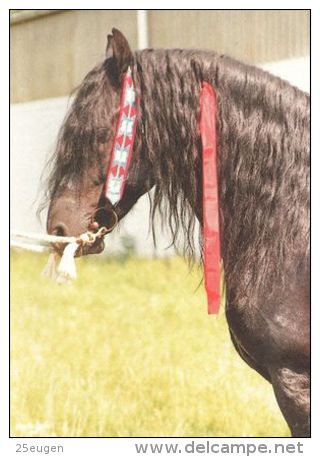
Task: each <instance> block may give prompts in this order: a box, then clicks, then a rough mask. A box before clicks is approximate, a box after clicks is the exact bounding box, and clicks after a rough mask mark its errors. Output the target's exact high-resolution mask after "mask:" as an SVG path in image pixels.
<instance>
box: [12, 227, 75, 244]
mask: <svg viewBox="0 0 320 457" xmlns="http://www.w3.org/2000/svg"><path fill="white" fill-rule="evenodd" d="M10 237H12V238H23V239H25V240H34V241H38V242H39V243H41V244H43V243H44V244H50V243H74V242H75V241H76V239H77V238H76V237H74V236H55V235H48V234H46V233H34V232H20V231H16V230H13V231H12V232H11V233H10Z"/></svg>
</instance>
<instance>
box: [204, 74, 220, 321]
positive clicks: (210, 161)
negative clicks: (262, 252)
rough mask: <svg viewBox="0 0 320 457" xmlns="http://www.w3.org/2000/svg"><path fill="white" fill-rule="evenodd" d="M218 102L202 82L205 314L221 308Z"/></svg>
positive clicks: (206, 84) (212, 91)
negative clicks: (206, 301)
mask: <svg viewBox="0 0 320 457" xmlns="http://www.w3.org/2000/svg"><path fill="white" fill-rule="evenodd" d="M216 117H217V102H216V94H215V91H214V90H213V87H212V86H211V85H210V84H208V83H206V82H204V83H203V84H202V89H201V95H200V132H201V141H202V170H203V238H204V277H205V287H206V291H207V299H208V313H209V314H217V313H218V312H219V307H220V233H219V199H218V181H217V133H216Z"/></svg>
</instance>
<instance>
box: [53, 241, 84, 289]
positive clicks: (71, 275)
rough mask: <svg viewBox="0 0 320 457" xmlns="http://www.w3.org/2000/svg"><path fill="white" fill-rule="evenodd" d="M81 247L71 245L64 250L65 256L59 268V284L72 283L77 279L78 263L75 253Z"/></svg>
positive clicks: (74, 244) (75, 244) (76, 244)
mask: <svg viewBox="0 0 320 457" xmlns="http://www.w3.org/2000/svg"><path fill="white" fill-rule="evenodd" d="M78 247H79V244H78V243H76V242H74V243H69V244H67V246H66V247H65V248H64V251H63V255H62V257H61V260H60V264H59V266H58V277H57V282H58V283H59V284H64V283H67V284H68V283H70V282H71V281H72V280H73V279H76V277H77V271H76V263H75V260H74V256H75V253H76V251H77V249H78Z"/></svg>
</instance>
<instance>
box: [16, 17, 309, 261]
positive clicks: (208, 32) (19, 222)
mask: <svg viewBox="0 0 320 457" xmlns="http://www.w3.org/2000/svg"><path fill="white" fill-rule="evenodd" d="M10 25H11V27H10V30H11V102H12V107H11V225H12V228H13V229H19V230H29V231H34V230H44V229H45V227H44V224H43V223H42V224H41V223H40V222H39V221H38V220H37V218H36V216H35V210H36V206H37V203H36V202H35V200H36V197H37V195H38V189H39V181H40V175H41V171H42V169H43V167H44V163H45V161H46V159H47V158H48V156H50V154H51V153H52V151H53V149H54V144H55V138H56V136H57V133H58V129H59V127H60V125H61V122H62V120H63V118H64V115H65V113H66V109H67V106H68V103H69V97H68V95H69V94H70V92H71V91H72V90H73V89H74V88H75V87H76V86H77V85H78V84H79V83H80V82H81V81H82V79H83V77H84V76H85V75H86V73H87V72H88V71H89V70H90V69H91V68H92V67H93V66H94V65H95V64H96V63H98V62H99V61H101V60H102V59H103V58H104V52H105V46H106V37H107V34H108V33H110V31H111V29H112V27H117V28H119V29H120V30H121V31H122V32H123V33H124V34H125V35H126V37H127V38H128V41H129V43H130V45H131V47H132V49H137V48H139V47H146V46H148V47H154V48H158V47H164V48H176V47H178V48H203V49H213V50H215V51H217V52H219V53H224V54H229V55H231V56H232V57H236V58H238V59H239V60H242V61H244V62H246V63H250V64H255V65H258V66H261V67H263V68H265V69H267V70H268V71H271V72H272V73H274V74H276V75H278V76H280V77H282V78H284V79H287V80H288V81H290V82H291V83H293V84H294V85H296V86H298V87H300V88H301V89H303V90H305V91H309V53H310V42H309V38H310V13H309V11H307V10H216V11H212V10H211V11H205V10H153V11H136V10H133V11H132V10H131V11H125V10H86V11H81V10H12V12H11V18H10ZM148 210H149V202H148V199H147V197H142V198H141V199H140V201H139V202H138V204H137V205H136V206H135V208H134V211H133V212H132V213H131V214H130V215H128V216H127V218H126V220H125V221H124V223H123V226H122V229H121V234H122V235H121V236H122V237H125V238H127V239H132V241H133V243H134V245H135V248H136V250H137V252H138V253H139V254H142V255H152V256H158V255H167V254H171V253H172V252H173V251H172V249H171V250H167V251H163V247H164V246H166V245H167V244H169V239H168V237H167V236H166V234H165V233H160V234H159V247H158V250H155V248H154V247H153V245H152V241H151V237H148ZM121 248H122V247H121V239H120V235H119V234H118V233H115V234H113V235H112V236H111V237H110V241H109V243H108V252H114V251H115V252H117V251H118V250H120V249H121Z"/></svg>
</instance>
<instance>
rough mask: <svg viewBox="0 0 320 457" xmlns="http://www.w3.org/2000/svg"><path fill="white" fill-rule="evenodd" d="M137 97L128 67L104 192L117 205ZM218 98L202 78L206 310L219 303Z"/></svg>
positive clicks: (129, 154) (216, 308)
mask: <svg viewBox="0 0 320 457" xmlns="http://www.w3.org/2000/svg"><path fill="white" fill-rule="evenodd" d="M138 110H139V101H138V100H137V97H136V93H135V90H134V84H133V80H132V72H131V68H130V67H129V69H128V71H127V73H126V75H125V76H124V79H123V82H122V88H121V99H120V113H119V118H118V122H117V129H116V134H115V137H114V141H113V146H112V155H111V160H110V164H109V168H108V171H107V176H106V185H105V196H106V198H107V199H108V200H109V201H110V202H111V203H112V205H116V204H117V203H118V202H119V200H120V199H121V197H122V195H123V192H124V188H125V182H126V179H127V176H128V171H129V166H130V162H131V158H132V151H133V144H134V139H135V133H136V127H137V118H138ZM216 116H217V102H216V94H215V91H214V89H213V87H212V86H211V85H210V84H208V83H206V82H204V83H203V84H202V88H201V94H200V133H201V141H202V170H203V238H204V274H205V287H206V291H207V298H208V312H209V314H216V313H218V312H219V307H220V264H221V261H220V232H219V200H218V183H217V157H216V151H217V137H216Z"/></svg>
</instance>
